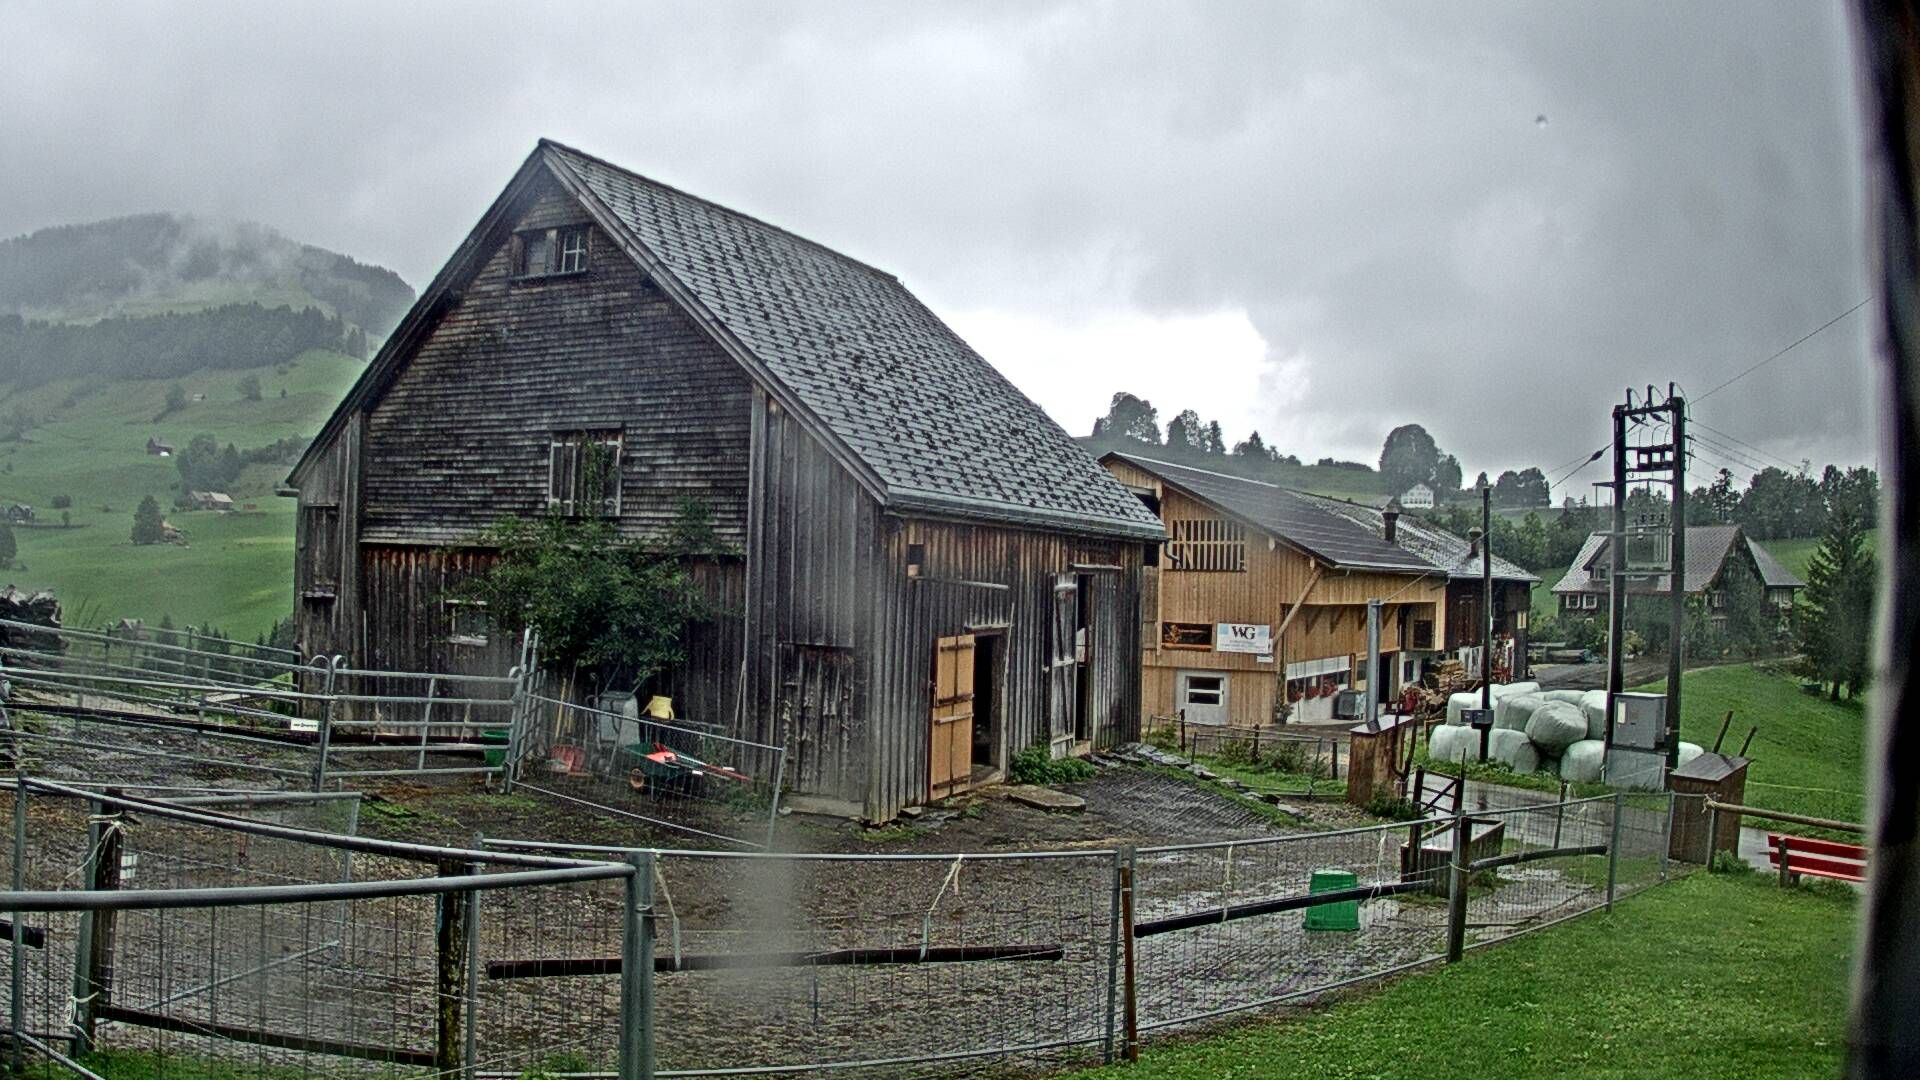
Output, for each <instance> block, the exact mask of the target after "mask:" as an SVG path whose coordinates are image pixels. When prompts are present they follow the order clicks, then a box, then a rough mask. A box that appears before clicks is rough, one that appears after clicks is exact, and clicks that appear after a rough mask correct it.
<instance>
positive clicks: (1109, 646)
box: [866, 516, 1142, 818]
mask: <svg viewBox="0 0 1920 1080" xmlns="http://www.w3.org/2000/svg"><path fill="white" fill-rule="evenodd" d="M910 545H920V546H921V547H922V548H923V551H924V555H923V562H922V564H921V572H920V575H919V576H918V577H909V576H908V574H907V562H908V559H907V555H908V547H909V546H910ZM880 549H881V550H880V561H879V567H878V573H877V578H876V580H875V582H874V588H873V590H872V603H873V615H872V623H871V626H872V633H873V635H874V637H873V641H872V644H871V646H870V649H869V650H867V652H868V656H869V661H868V663H869V667H868V680H869V682H868V687H867V694H868V701H869V703H870V704H869V716H870V717H871V723H870V729H871V738H870V743H869V747H868V753H869V755H870V757H871V758H872V762H873V775H872V783H871V786H870V787H869V789H868V791H867V792H866V804H867V812H868V814H869V816H871V817H874V818H885V817H891V816H892V815H893V814H894V813H895V812H897V811H898V810H899V808H900V807H902V806H908V805H912V804H914V803H918V802H920V801H921V800H923V799H925V798H926V794H927V762H928V749H929V741H928V740H929V733H930V717H931V704H932V696H931V693H932V691H931V687H932V678H933V660H934V643H935V641H936V640H937V639H938V638H940V637H943V636H946V635H950V634H961V633H967V632H969V631H975V630H985V629H992V628H1001V629H1003V631H1004V636H1003V637H1002V639H1001V644H1000V648H1002V649H1003V650H1004V663H1005V673H1004V676H1003V684H1004V698H1003V701H1002V703H1001V704H1002V709H1001V711H1000V723H1001V724H1002V727H1003V730H1004V732H1005V736H1004V738H1005V746H1004V748H1003V751H1002V752H1003V754H1004V755H1005V756H1007V757H1010V756H1011V755H1012V754H1014V753H1017V752H1019V751H1020V750H1021V749H1024V748H1026V747H1028V746H1034V745H1046V744H1048V743H1050V742H1052V741H1054V737H1055V736H1056V735H1060V734H1063V733H1059V732H1054V731H1051V730H1050V729H1049V725H1048V721H1047V718H1048V716H1049V710H1048V708H1047V705H1048V702H1047V696H1046V695H1047V690H1046V687H1047V679H1046V674H1047V668H1048V664H1049V662H1050V660H1051V657H1052V651H1051V645H1052V636H1051V634H1052V630H1051V618H1052V615H1053V612H1054V610H1055V609H1054V602H1055V601H1054V587H1055V584H1056V579H1057V578H1058V577H1059V576H1060V575H1062V574H1068V575H1074V574H1076V568H1079V572H1080V573H1083V574H1084V576H1085V578H1086V580H1087V581H1088V582H1089V584H1090V586H1091V588H1092V590H1093V591H1092V610H1091V618H1090V620H1089V630H1090V631H1091V633H1090V634H1089V637H1090V653H1089V663H1090V665H1091V670H1090V677H1089V678H1088V679H1087V680H1086V681H1087V683H1088V685H1089V686H1090V688H1091V692H1092V698H1091V703H1090V709H1089V715H1090V720H1091V732H1090V734H1091V736H1092V737H1091V739H1090V740H1089V742H1090V744H1091V745H1092V746H1096V747H1099V746H1111V745H1115V744H1117V743H1121V742H1125V741H1128V740H1131V739H1135V738H1138V737H1139V725H1140V696H1139V695H1140V677H1139V665H1138V661H1137V658H1138V657H1139V655H1140V653H1139V648H1140V640H1139V625H1140V624H1139V608H1138V605H1139V596H1140V562H1141V553H1142V549H1141V545H1140V544H1138V543H1134V542H1127V541H1120V540H1108V539H1099V538H1092V537H1078V536H1073V535H1069V534H1063V533H1053V532H1037V531H1029V530H1025V529H1015V528H1003V527H997V526H989V525H977V524H961V523H955V522H946V521H933V520H926V519H915V518H907V519H902V518H895V517H891V516H890V517H888V518H886V519H885V521H884V524H883V528H882V530H881V536H880ZM1064 734H1067V735H1070V734H1071V733H1070V732H1067V733H1064ZM1003 760H1004V757H1003Z"/></svg>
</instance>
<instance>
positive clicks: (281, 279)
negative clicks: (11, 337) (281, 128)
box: [0, 214, 413, 338]
mask: <svg viewBox="0 0 1920 1080" xmlns="http://www.w3.org/2000/svg"><path fill="white" fill-rule="evenodd" d="M234 303H257V304H260V305H262V306H263V307H269V308H271V307H279V306H283V305H284V306H287V307H291V308H294V309H296V310H298V309H300V308H307V307H319V308H322V309H323V310H325V311H326V312H328V313H329V314H333V315H337V316H339V317H340V319H341V320H343V321H344V322H347V323H351V324H352V325H354V326H357V327H360V328H361V329H363V330H365V331H366V332H367V334H369V335H370V336H372V337H374V338H382V337H385V336H386V335H387V333H388V332H389V331H391V330H392V329H393V327H394V325H395V324H396V323H398V322H399V321H400V317H401V316H402V315H404V314H405V313H406V310H407V308H408V306H409V305H411V304H412V303H413V289H412V287H411V286H409V285H408V284H407V283H406V282H405V281H402V280H401V279H400V275H398V274H396V273H394V272H393V271H391V270H388V269H385V268H384V267H379V266H369V265H367V264H364V263H360V262H356V261H355V260H353V259H351V258H348V257H347V256H345V255H341V254H338V253H336V252H332V251H327V250H325V249H323V248H317V247H314V246H312V245H310V244H302V243H298V242H296V241H294V240H290V239H288V238H287V237H285V236H282V235H280V234H279V233H277V232H275V231H274V230H272V229H269V228H267V227H266V226H264V225H258V224H254V223H250V222H235V223H229V222H216V221H209V220H206V219H203V218H197V217H192V216H188V215H184V214H139V215H135V216H132V217H123V218H113V219H111V220H107V221H97V222H93V223H91V224H86V225H60V226H55V227H53V228H47V229H41V230H39V231H37V232H34V233H29V234H28V235H25V236H19V237H15V238H13V239H10V240H0V314H13V315H19V316H22V317H24V318H26V319H30V320H41V321H50V322H85V321H91V320H94V319H99V318H104V317H107V316H111V315H144V314H151V313H154V312H159V311H191V310H197V309H201V308H211V307H221V306H224V305H228V304H234Z"/></svg>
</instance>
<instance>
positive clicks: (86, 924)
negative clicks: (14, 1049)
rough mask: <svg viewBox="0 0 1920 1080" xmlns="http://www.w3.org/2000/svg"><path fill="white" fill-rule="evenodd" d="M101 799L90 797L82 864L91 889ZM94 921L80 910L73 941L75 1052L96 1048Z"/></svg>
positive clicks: (72, 1046)
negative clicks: (94, 1043) (94, 1041)
mask: <svg viewBox="0 0 1920 1080" xmlns="http://www.w3.org/2000/svg"><path fill="white" fill-rule="evenodd" d="M102 810H103V808H102V807H101V805H100V800H98V799H89V800H87V856H86V859H85V861H83V862H82V863H81V864H80V873H81V877H82V880H84V881H85V882H86V883H87V887H88V888H97V887H98V881H99V873H100V854H101V852H100V848H101V839H102V836H103V834H104V832H105V830H104V829H103V828H102V827H101V822H102V816H101V814H102ZM93 924H94V913H93V912H91V911H83V912H81V913H80V925H79V932H78V933H76V934H75V935H74V941H73V1037H72V1038H71V1039H70V1040H69V1041H68V1045H69V1047H70V1050H71V1052H72V1053H75V1054H84V1053H87V1052H88V1051H91V1050H92V1049H93V1033H94V1021H93Z"/></svg>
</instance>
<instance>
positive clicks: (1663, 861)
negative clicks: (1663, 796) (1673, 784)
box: [1660, 788, 1679, 884]
mask: <svg viewBox="0 0 1920 1080" xmlns="http://www.w3.org/2000/svg"><path fill="white" fill-rule="evenodd" d="M1678 795H1679V793H1678V792H1675V791H1674V790H1673V789H1672V788H1668V789H1667V820H1666V823H1665V826H1664V827H1663V828H1662V829H1661V830H1660V881H1661V883H1662V884H1665V883H1666V880H1667V859H1668V857H1669V856H1671V855H1672V854H1673V811H1674V808H1675V802H1676V800H1677V798H1678Z"/></svg>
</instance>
